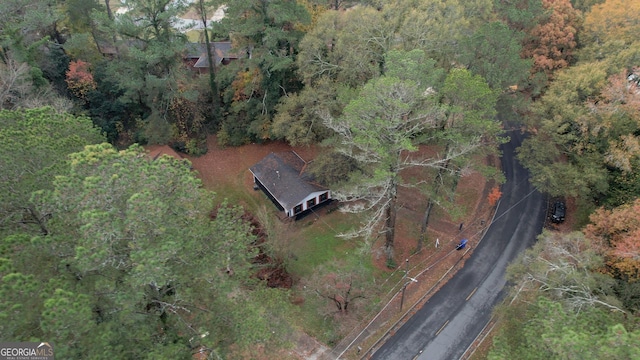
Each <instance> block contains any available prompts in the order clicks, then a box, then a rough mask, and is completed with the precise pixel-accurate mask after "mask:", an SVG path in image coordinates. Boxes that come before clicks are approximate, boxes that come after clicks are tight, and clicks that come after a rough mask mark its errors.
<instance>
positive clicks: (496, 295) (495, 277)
mask: <svg viewBox="0 0 640 360" xmlns="http://www.w3.org/2000/svg"><path fill="white" fill-rule="evenodd" d="M509 136H510V137H511V141H510V142H509V143H507V144H504V145H503V147H502V152H503V156H502V167H503V171H504V174H505V177H506V182H505V183H504V185H503V186H502V198H501V200H500V204H499V205H498V208H497V209H496V214H495V217H494V221H493V222H492V223H491V225H490V226H489V228H488V229H487V232H486V233H485V235H484V237H483V239H482V241H481V242H480V244H479V245H478V247H477V248H476V249H474V250H473V252H472V253H471V254H472V255H471V257H470V258H468V259H467V261H466V262H465V265H464V267H463V268H462V269H460V271H458V273H457V274H456V275H455V276H454V277H453V278H452V279H451V280H449V281H448V282H447V283H446V284H445V285H444V286H443V287H442V288H441V289H440V290H439V291H438V292H437V293H435V294H434V295H433V296H432V297H431V298H430V299H429V301H428V302H427V303H426V304H424V305H423V306H422V308H421V309H420V310H418V311H417V312H416V313H415V315H413V316H412V317H411V318H410V319H409V320H407V322H406V323H404V324H403V325H402V327H401V328H400V329H398V331H396V332H395V334H394V335H393V336H392V337H390V338H389V339H387V341H386V342H385V343H384V344H383V345H382V346H381V347H380V348H378V349H377V350H376V351H375V353H373V355H372V356H371V359H384V360H387V359H388V360H405V359H408V360H411V359H419V360H450V359H451V360H453V359H460V357H461V356H462V355H463V354H464V352H465V350H466V349H467V348H468V347H469V345H470V344H471V343H472V342H473V340H474V339H475V338H476V336H477V335H478V334H479V333H480V332H481V331H482V328H483V327H484V326H485V325H486V323H487V322H488V321H489V319H490V318H491V311H492V309H493V307H494V306H495V305H496V304H497V303H498V302H499V301H500V300H501V299H502V298H503V296H504V294H505V291H504V289H503V288H504V285H505V283H506V280H505V270H506V267H507V265H508V264H509V263H510V262H511V261H513V260H514V259H515V258H516V257H517V255H518V254H519V253H521V252H522V251H523V250H525V249H526V248H527V247H529V246H531V245H532V244H533V243H534V242H535V238H536V236H537V235H538V234H539V233H540V232H541V230H542V227H543V225H544V217H545V213H546V211H545V209H546V206H545V205H546V202H545V199H544V197H543V196H542V195H541V194H540V193H539V192H537V191H536V190H535V188H534V187H533V186H532V185H531V184H530V183H529V181H528V178H529V174H528V172H527V170H526V169H524V168H523V167H522V166H521V165H520V163H519V162H518V161H517V160H516V158H515V149H516V148H517V147H518V146H520V144H521V142H522V135H521V134H520V133H519V131H517V130H516V131H511V132H510V133H509Z"/></svg>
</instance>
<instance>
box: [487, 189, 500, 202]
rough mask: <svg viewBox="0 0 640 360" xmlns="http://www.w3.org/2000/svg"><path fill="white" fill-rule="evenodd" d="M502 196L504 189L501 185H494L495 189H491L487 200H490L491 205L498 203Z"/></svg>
mask: <svg viewBox="0 0 640 360" xmlns="http://www.w3.org/2000/svg"><path fill="white" fill-rule="evenodd" d="M501 196H502V191H500V187H498V186H494V187H493V189H491V192H490V193H489V195H488V196H487V201H488V202H489V205H491V206H494V205H495V204H497V203H498V200H500V197H501Z"/></svg>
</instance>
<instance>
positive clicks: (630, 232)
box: [584, 199, 640, 282]
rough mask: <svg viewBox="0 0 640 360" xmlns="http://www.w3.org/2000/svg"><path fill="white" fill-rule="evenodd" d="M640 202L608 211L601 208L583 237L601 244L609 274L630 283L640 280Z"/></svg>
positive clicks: (592, 218) (636, 201)
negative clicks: (639, 215)
mask: <svg viewBox="0 0 640 360" xmlns="http://www.w3.org/2000/svg"><path fill="white" fill-rule="evenodd" d="M639 213H640V199H636V200H635V201H634V202H633V203H631V204H625V205H622V206H619V207H617V208H614V209H612V210H606V209H603V208H600V209H598V210H596V211H595V212H594V213H593V214H592V215H591V217H590V219H591V224H589V225H587V227H586V228H585V230H584V233H585V235H586V236H587V237H589V238H591V239H593V240H596V241H599V242H600V252H601V253H602V254H603V255H604V257H605V262H606V266H607V271H608V272H610V273H611V274H612V275H614V276H615V277H617V278H621V279H623V280H627V281H630V282H632V281H637V280H639V279H640V217H638V214H639Z"/></svg>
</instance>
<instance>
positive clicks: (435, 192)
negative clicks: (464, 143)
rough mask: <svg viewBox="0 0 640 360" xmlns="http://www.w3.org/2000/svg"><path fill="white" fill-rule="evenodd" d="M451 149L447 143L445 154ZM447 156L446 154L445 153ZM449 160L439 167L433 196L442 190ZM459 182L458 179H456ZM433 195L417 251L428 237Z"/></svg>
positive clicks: (422, 226)
mask: <svg viewBox="0 0 640 360" xmlns="http://www.w3.org/2000/svg"><path fill="white" fill-rule="evenodd" d="M448 150H449V144H447V146H446V148H445V154H446V153H447V151H448ZM445 156H446V155H445ZM449 163H450V162H449V160H447V161H446V162H445V163H444V166H443V167H442V168H440V169H438V175H436V178H435V181H434V183H435V189H434V190H433V196H434V197H435V196H438V193H439V192H440V184H442V174H443V173H444V172H445V171H446V170H447V169H448V168H449ZM456 184H457V181H456ZM433 205H435V204H434V202H433V197H430V198H429V201H428V202H427V209H426V210H425V211H424V216H422V224H420V236H419V237H418V244H417V246H416V252H420V251H421V250H422V244H424V242H425V240H426V238H427V227H428V226H429V217H430V216H431V210H432V209H433Z"/></svg>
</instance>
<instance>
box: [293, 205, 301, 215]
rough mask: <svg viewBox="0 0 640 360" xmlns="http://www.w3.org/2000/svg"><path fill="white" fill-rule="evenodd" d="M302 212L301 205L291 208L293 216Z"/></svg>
mask: <svg viewBox="0 0 640 360" xmlns="http://www.w3.org/2000/svg"><path fill="white" fill-rule="evenodd" d="M301 212H302V204H300V205H296V207H294V208H293V214H294V215H295V214H297V213H301Z"/></svg>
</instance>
